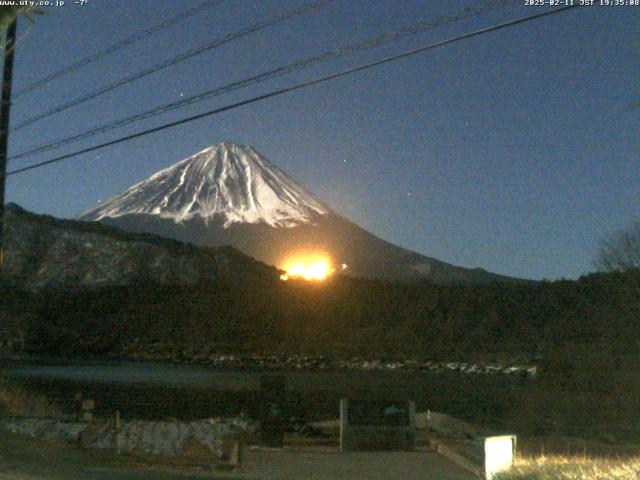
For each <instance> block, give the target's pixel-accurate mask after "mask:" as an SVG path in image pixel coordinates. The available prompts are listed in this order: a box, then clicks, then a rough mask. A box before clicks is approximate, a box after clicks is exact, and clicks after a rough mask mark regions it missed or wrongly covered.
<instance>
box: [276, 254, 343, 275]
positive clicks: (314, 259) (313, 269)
mask: <svg viewBox="0 0 640 480" xmlns="http://www.w3.org/2000/svg"><path fill="white" fill-rule="evenodd" d="M346 267H347V266H346V265H345V264H342V266H341V269H342V270H344V269H345V268H346ZM283 269H284V270H285V271H286V273H285V274H283V275H281V276H280V279H281V280H284V281H286V280H289V279H290V278H301V279H304V280H308V281H323V280H326V279H327V278H329V277H330V276H332V275H333V274H335V272H336V269H335V268H334V267H333V264H332V261H331V259H330V258H329V257H327V256H324V255H312V256H294V257H291V258H289V259H288V260H287V261H286V262H285V264H284V268H283Z"/></svg>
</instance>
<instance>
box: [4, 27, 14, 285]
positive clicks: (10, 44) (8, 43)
mask: <svg viewBox="0 0 640 480" xmlns="http://www.w3.org/2000/svg"><path fill="white" fill-rule="evenodd" d="M17 25H18V17H17V16H16V18H15V19H14V20H13V22H11V24H10V25H9V26H8V27H7V36H6V40H5V42H4V67H3V71H2V98H1V99H0V275H1V274H2V264H3V262H4V191H5V185H6V180H7V175H6V174H7V152H8V147H9V111H10V109H11V81H12V79H13V53H14V51H15V46H16V27H17Z"/></svg>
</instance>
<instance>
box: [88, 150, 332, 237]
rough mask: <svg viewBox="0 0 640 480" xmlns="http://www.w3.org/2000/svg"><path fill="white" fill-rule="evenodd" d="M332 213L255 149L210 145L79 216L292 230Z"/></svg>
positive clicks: (93, 218) (96, 218)
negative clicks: (156, 218)
mask: <svg viewBox="0 0 640 480" xmlns="http://www.w3.org/2000/svg"><path fill="white" fill-rule="evenodd" d="M329 212H330V209H329V207H327V206H326V205H325V204H323V203H322V202H321V201H320V200H318V199H317V198H315V197H314V196H313V195H311V194H310V193H309V192H307V191H306V190H305V189H304V188H303V187H302V186H300V185H299V184H298V183H296V182H295V181H294V180H293V179H292V178H291V177H289V176H288V175H287V174H286V173H284V172H283V171H282V170H280V169H279V168H278V167H277V166H275V165H274V164H273V163H271V162H270V161H269V160H267V159H266V158H265V157H264V156H262V155H261V154H260V153H258V152H256V151H255V150H254V149H253V148H251V147H248V146H244V145H236V144H233V143H230V142H224V143H220V144H218V145H213V146H211V147H208V148H206V149H204V150H202V151H201V152H198V153H196V154H195V155H192V156H191V157H188V158H186V159H184V160H182V161H181V162H178V163H176V164H174V165H172V166H170V167H168V168H165V169H164V170H161V171H159V172H157V173H155V174H154V175H152V176H151V177H149V178H148V179H146V180H143V181H142V182H140V183H137V184H136V185H134V186H132V187H131V188H129V189H128V190H127V191H125V192H123V193H121V194H118V195H116V196H114V197H111V198H109V199H108V200H105V201H104V202H102V203H101V204H100V205H99V206H98V207H96V208H94V209H91V210H88V211H86V212H84V213H82V214H80V215H79V217H78V218H80V219H82V220H88V221H96V220H101V219H103V218H105V217H111V218H114V217H121V216H123V215H131V214H146V215H157V216H159V217H162V218H170V219H173V220H174V221H175V222H177V223H179V222H183V221H185V220H189V219H191V218H193V217H196V216H199V217H202V218H203V219H204V220H205V221H208V220H209V219H211V218H213V217H219V218H222V219H223V221H224V225H225V227H228V226H229V225H231V224H232V223H259V222H264V223H267V224H268V225H271V226H273V227H292V226H295V225H299V224H302V223H308V222H311V221H313V217H314V216H317V215H324V214H327V213H329Z"/></svg>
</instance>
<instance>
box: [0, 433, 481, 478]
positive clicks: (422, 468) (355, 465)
mask: <svg viewBox="0 0 640 480" xmlns="http://www.w3.org/2000/svg"><path fill="white" fill-rule="evenodd" d="M425 478H427V479H434V480H472V479H474V478H475V477H473V476H472V475H471V474H468V473H467V472H466V471H465V470H463V469H461V468H460V467H458V466H457V465H455V464H453V463H451V462H450V461H449V460H447V459H446V458H444V457H442V456H441V455H438V454H436V453H434V452H428V451H414V452H349V453H342V452H339V451H338V450H337V449H336V448H322V447H302V446H300V447H292V448H289V449H285V450H275V451H274V450H253V449H246V450H245V455H244V461H243V466H242V469H241V471H239V472H228V473H227V472H222V473H219V472H212V471H210V470H209V471H207V470H202V469H200V470H197V469H193V468H191V469H190V471H188V472H185V471H180V470H178V469H177V468H175V467H171V466H166V465H165V466H162V467H160V466H158V467H155V468H149V467H148V466H147V467H141V466H134V465H132V460H131V459H130V458H127V457H126V456H121V457H114V456H113V454H112V453H111V452H106V451H82V450H80V449H78V448H73V447H70V446H66V445H61V444H52V443H47V442H43V441H39V440H35V439H30V438H26V437H23V436H19V435H13V434H10V433H5V432H2V433H0V480H58V479H60V480H93V479H100V480H192V479H193V480H196V479H197V480H201V479H209V480H214V479H215V480H229V479H234V480H276V479H278V480H283V479H287V480H289V479H291V480H343V479H344V480H347V479H348V480H394V479H399V480H400V479H402V480H414V479H415V480H418V479H420V480H423V479H425Z"/></svg>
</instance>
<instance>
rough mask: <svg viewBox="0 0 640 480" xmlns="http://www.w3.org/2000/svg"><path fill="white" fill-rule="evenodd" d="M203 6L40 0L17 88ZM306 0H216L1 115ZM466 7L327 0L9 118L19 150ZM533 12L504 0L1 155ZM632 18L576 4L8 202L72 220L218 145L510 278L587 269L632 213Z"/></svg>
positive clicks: (58, 173) (104, 156)
mask: <svg viewBox="0 0 640 480" xmlns="http://www.w3.org/2000/svg"><path fill="white" fill-rule="evenodd" d="M576 1H578V0H576ZM197 3H198V2H196V1H187V0H180V1H170V0H136V1H133V2H132V1H125V0H89V1H88V3H87V4H86V5H84V6H78V5H74V1H73V0H66V5H65V6H63V7H48V8H47V12H48V15H46V16H41V17H37V19H36V22H35V23H34V24H33V25H31V26H30V27H29V28H28V31H27V25H28V22H26V21H22V23H21V25H20V28H19V35H20V43H19V44H18V46H17V50H16V66H15V68H16V71H15V86H14V88H15V89H20V88H21V87H24V86H25V85H27V84H29V83H30V82H32V81H35V80H38V79H40V78H41V77H43V76H45V75H47V74H49V73H51V72H53V71H55V70H57V69H58V68H60V67H62V66H65V65H67V64H69V63H71V62H73V61H76V60H79V59H81V58H83V57H85V56H86V55H89V54H91V53H94V52H95V51H97V50H100V49H102V48H104V47H105V46H107V45H110V44H112V43H114V42H116V41H118V40H120V39H122V38H125V37H127V36H129V35H131V34H133V33H135V32H138V31H140V30H143V29H145V28H149V27H150V26H152V25H155V24H156V23H158V22H160V21H162V20H163V19H165V18H167V17H170V16H172V15H174V14H176V13H178V12H180V11H183V10H185V9H187V8H189V7H190V6H193V5H195V4H197ZM303 3H304V1H303V0H278V1H267V0H262V1H259V0H226V1H224V2H223V3H221V4H220V5H218V6H214V7H211V8H209V9H207V10H205V11H204V12H203V13H202V14H201V15H200V16H198V17H196V18H190V19H188V20H184V21H182V22H180V23H177V24H176V25H174V26H172V27H171V28H169V29H167V30H164V31H163V32H161V33H159V34H156V35H153V36H151V37H148V38H147V39H145V40H144V41H142V42H139V43H137V44H135V45H133V46H131V47H128V48H126V49H123V50H120V51H119V52H118V53H116V54H114V55H111V56H108V57H106V58H104V59H102V60H100V61H97V62H94V63H92V64H91V65H89V66H87V67H84V68H82V69H80V70H78V71H77V72H74V73H73V74H70V75H68V76H66V77H64V78H63V79H60V80H56V81H52V82H51V83H50V84H48V85H46V86H44V87H43V88H40V89H38V90H36V91H34V92H32V93H30V94H27V95H24V96H22V97H20V98H17V99H16V100H15V102H14V104H13V110H12V123H13V124H14V125H15V124H17V123H18V122H20V121H21V120H24V119H25V118H28V117H30V116H32V115H34V114H37V113H39V112H40V111H42V110H45V109H48V108H51V107H52V106H55V105H57V104H59V103H61V102H64V101H65V100H69V99H72V98H75V97H77V96H79V95H81V94H84V93H87V92H89V91H92V90H94V89H96V88H98V87H100V86H102V85H104V84H106V83H109V82H112V81H114V80H117V79H119V78H120V77H123V76H125V75H128V74H131V73H134V72H136V71H138V70H140V69H142V68H145V67H148V66H151V65H154V64H156V63H158V62H160V61H162V60H165V59H168V58H171V57H173V56H175V55H177V54H179V53H181V52H182V51H184V50H187V49H188V48H192V47H195V46H198V45H200V44H203V43H205V42H207V41H211V40H212V39H214V38H216V37H219V36H222V35H224V34H227V33H229V32H232V31H235V30H238V29H240V28H242V27H244V26H247V25H249V24H251V23H254V22H258V21H261V20H263V19H265V18H267V17H268V16H270V15H274V14H276V13H279V12H284V11H286V10H287V9H290V8H292V7H293V6H296V5H301V4H303ZM474 4H475V3H474V2H471V1H468V0H467V1H462V0H460V1H454V0H451V1H441V2H433V1H427V0H334V1H333V2H332V3H330V4H329V5H326V6H323V7H320V8H318V9H316V10H313V11H311V12H309V13H306V14H304V15H302V16H299V17H296V18H293V19H290V20H287V21H285V22H283V23H281V24H279V25H277V26H274V27H271V28H268V29H266V30H262V31H260V32H257V33H254V34H251V35H249V36H246V37H244V38H243V39H240V40H237V41H234V42H232V43H229V44H227V45H225V46H223V47H220V48H218V49H215V50H213V51H209V52H207V53H204V54H202V55H200V56H197V57H195V58H193V59H190V60H187V61H186V62H183V63H181V64H179V65H177V66H174V67H171V68H168V69H166V70H164V71H162V72H159V73H157V74H154V75H152V76H150V77H147V78H145V79H143V80H139V81H136V82H133V83H131V84H129V85H127V86H125V87H122V88H120V89H117V90H115V91H112V92H110V93H108V94H105V95H103V96H101V97H100V98H99V99H96V100H93V101H91V102H87V103H85V104H83V105H81V106H78V107H75V108H72V109H69V110H68V111H66V112H64V113H61V114H58V115H55V116H53V117H50V118H48V119H46V120H43V121H41V122H38V123H36V124H34V125H31V126H29V127H26V128H24V129H22V130H19V131H16V132H13V133H12V134H11V138H10V151H11V152H12V153H16V152H20V151H23V150H25V149H28V148H31V147H32V146H36V145H39V144H41V143H43V142H47V141H51V140H54V139H57V138H59V137H62V136H66V135H70V134H73V133H75V132H78V131H80V130H83V129H86V128H88V127H91V126H94V125H96V124H99V123H104V122H106V121H109V120H115V119H118V118H120V117H123V116H126V115H129V114H134V113H137V112H139V111H143V110H145V109H148V108H151V107H153V106H155V105H157V104H160V103H164V102H168V101H172V100H177V99H179V98H182V97H181V95H192V94H195V93H199V92H201V91H204V90H206V89H209V88H212V87H215V86H218V85H223V84H225V83H228V82H231V81H234V80H239V79H242V78H244V77H247V76H250V75H253V74H256V73H260V72H262V71H265V70H267V69H270V68H272V67H274V66H279V65H282V64H285V63H287V62H290V61H293V60H296V59H299V58H303V57H305V56H308V55H311V54H315V53H320V52H323V51H325V50H327V49H330V48H335V47H337V46H339V45H341V44H344V43H347V42H353V41H355V40H359V39H363V38H366V37H368V36H371V35H377V34H379V33H382V32H385V31H391V30H393V29H396V28H398V27H400V26H403V25H407V24H410V23H413V22H416V21H418V20H420V19H423V18H432V17H433V18H435V17H437V16H439V15H442V14H444V13H448V12H450V11H453V10H457V9H459V8H461V7H463V6H467V5H474ZM544 8H545V7H526V6H525V5H524V0H522V1H514V2H513V4H512V5H510V6H508V7H505V8H503V9H500V10H498V11H494V12H492V13H488V14H484V15H480V16H477V17H475V18H472V19H466V20H463V21H460V22H456V23H453V24H450V25H446V26H441V27H439V28H436V29H433V30H428V31H425V32H423V33H420V34H418V35H415V36H413V37H411V38H409V39H405V40H403V41H400V42H396V43H393V44H391V45H387V46H384V47H382V48H378V49H373V50H370V51H367V52H364V53H359V54H355V55H352V56H349V57H347V58H344V59H342V60H340V61H333V62H329V63H327V64H322V65H320V66H315V67H313V68H310V69H308V70H305V71H303V72H299V73H296V74H293V75H290V76H286V77H282V78H279V79H277V80H273V81H269V82H265V83H263V84H260V85H259V86H254V87H250V88H247V89H244V90H241V91H238V92H235V93H233V94H230V95H226V96H224V97H219V98H217V99H212V100H208V101H205V102H203V103H201V104H197V105H193V106H190V107H187V108H185V109H182V110H178V111H175V112H172V113H168V114H164V115H161V116H158V117H156V118H153V119H148V120H145V121H144V122H141V123H138V124H135V125H131V126H129V127H126V128H124V129H120V130H117V131H112V132H110V133H108V134H105V135H102V136H99V137H94V138H93V139H91V140H87V141H84V142H80V143H76V144H73V145H71V146H68V147H65V148H62V149H59V150H56V151H54V152H49V153H47V154H42V155H40V156H37V157H32V158H29V159H23V160H16V161H14V162H12V163H11V164H10V169H12V168H17V167H20V166H24V165H26V164H28V163H31V162H35V161H40V160H46V159H47V158H49V157H51V156H53V155H54V154H56V155H57V154H61V153H66V152H69V151H73V150H76V149H78V148H80V147H84V146H89V145H92V144H93V143H96V142H97V141H105V140H108V139H111V138H115V137H118V136H120V135H123V134H126V133H132V132H135V131H138V130H140V129H142V128H145V127H151V126H154V125H159V124H161V123H165V122H168V121H170V120H174V119H178V118H182V117H184V116H187V115H189V114H195V113H199V112H202V111H205V110H208V109H211V108H214V107H216V106H222V105H225V104H227V103H231V102H233V101H237V100H241V99H244V98H248V97H250V96H254V95H256V94H259V93H264V92H267V91H270V90H272V89H275V88H278V87H283V86H286V85H290V84H293V83H297V82H299V81H302V80H305V79H311V78H314V77H316V76H319V75H322V74H326V73H330V72H333V71H337V70H339V69H341V68H346V67H348V66H352V65H356V64H359V63H363V62H366V61H370V60H373V59H376V58H381V57H382V56H385V55H389V54H392V53H395V52H399V51H402V50H405V49H408V48H412V47H415V46H419V45H423V44H426V43H429V42H433V41H436V40H440V39H444V38H447V37H450V36H454V35H458V34H461V33H463V32H467V31H470V30H473V29H477V28H481V27H484V26H489V25H491V24H494V23H498V22H501V21H506V20H508V19H512V18H516V17H518V16H524V15H528V14H532V13H535V12H539V11H542V10H543V9H544ZM639 31H640V7H613V6H610V7H600V6H594V7H585V8H579V9H574V10H571V11H569V12H565V13H561V14H558V15H554V16H551V17H546V18H543V19H541V20H537V21H534V22H531V23H528V24H524V25H520V26H516V27H513V28H510V29H506V30H502V31H499V32H493V33H489V34H486V35H483V36H481V37H478V38H474V39H471V40H467V41H463V42H458V43H456V44H454V45H450V46H446V47H443V48H439V49H436V50H432V51H430V52H427V53H423V54H420V55H417V56H414V57H411V58H407V59H404V60H401V61H398V62H394V63H391V64H387V65H384V66H381V67H377V68H374V69H370V70H367V71H365V72H361V73H358V74H356V75H353V76H350V77H347V78H342V79H339V80H336V81H333V82H330V83H325V84H322V85H318V86H314V87H311V88H308V89H305V90H302V91H298V92H295V93H291V94H288V95H285V96H280V97H278V98H274V99H270V100H267V101H264V102H261V103H259V104H254V105H251V106H247V107H243V108H240V109H236V110H233V111H230V112H226V113H223V114H221V115H218V116H215V117H211V118H207V119H203V120H199V121H197V122H193V123H190V124H187V125H183V126H180V127H178V128H175V129H172V130H168V131H165V132H163V133H159V134H154V135H151V136H147V137H144V138H140V139H137V140H135V141H131V142H128V143H125V144H121V145H119V146H115V147H110V148H106V149H104V150H101V151H99V152H95V153H93V154H87V155H83V156H81V157H78V158H75V159H72V160H69V161H67V162H63V163H59V164H57V165H54V166H50V167H46V168H42V169H39V170H35V171H31V172H28V173H24V174H20V175H15V176H11V177H9V178H8V185H7V188H8V191H7V196H8V200H9V201H13V202H17V203H19V204H20V205H22V206H23V207H25V208H27V209H30V210H33V211H36V212H43V213H49V214H52V215H55V216H59V217H71V216H73V215H75V214H77V213H79V212H80V211H83V210H85V209H87V208H89V207H92V206H94V205H95V204H96V203H97V201H98V200H100V199H104V198H106V197H108V196H111V195H114V194H116V193H118V192H120V191H122V190H124V189H125V188H127V187H128V186H130V185H131V184H133V183H134V182H137V181H139V180H142V179H143V178H145V177H147V176H149V175H151V174H152V173H154V172H155V171H157V170H159V169H161V168H163V167H166V166H168V165H170V164H172V163H175V162H176V161H178V160H181V159H182V158H184V157H187V156H188V155H190V154H192V153H195V152H196V151H199V150H202V149H203V148H204V147H206V146H208V145H210V144H213V143H218V142H221V141H223V140H228V141H233V142H237V143H243V144H248V145H251V146H253V147H255V148H256V149H257V150H258V151H260V152H261V153H263V154H264V155H265V156H266V157H267V158H269V159H271V160H272V161H273V162H275V163H276V164H278V165H279V166H280V167H281V168H282V169H284V170H285V171H286V172H288V173H289V174H290V175H291V176H292V177H293V178H295V179H296V180H298V181H299V182H300V183H302V184H303V185H304V186H306V187H307V188H308V189H309V190H311V191H312V192H314V193H315V194H317V195H318V196H319V197H321V198H322V199H324V200H325V201H326V202H327V203H329V204H330V205H331V206H333V207H334V208H335V209H336V210H337V211H338V212H339V213H342V214H343V215H345V216H347V217H348V218H350V219H351V220H353V221H355V222H356V223H358V224H360V225H361V226H363V227H365V228H367V229H368V230H370V231H371V232H373V233H375V234H377V235H379V236H381V237H383V238H385V239H387V240H389V241H392V242H394V243H396V244H399V245H401V246H403V247H407V248H410V249H413V250H416V251H418V252H421V253H424V254H426V255H429V256H433V257H436V258H438V259H441V260H444V261H447V262H450V263H453V264H457V265H461V266H465V267H477V266H480V267H483V268H486V269H487V270H491V271H494V272H498V273H502V274H507V275H513V276H518V277H529V278H535V279H541V278H548V279H554V278H559V277H566V278H575V277H577V276H579V275H581V274H583V273H586V272H588V271H590V270H591V269H592V267H591V256H592V253H591V252H592V250H593V249H594V247H595V245H596V244H597V241H598V239H600V238H601V237H602V236H603V235H604V234H605V233H606V232H611V231H613V230H616V229H619V228H622V227H624V226H626V225H628V224H630V223H631V222H632V221H633V220H635V219H638V217H639V216H640V168H639V167H640V143H639V141H638V138H639V137H638V133H639V129H638V124H639V120H640V88H639V85H640V68H639V67H640V38H639V36H638V32H639Z"/></svg>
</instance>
